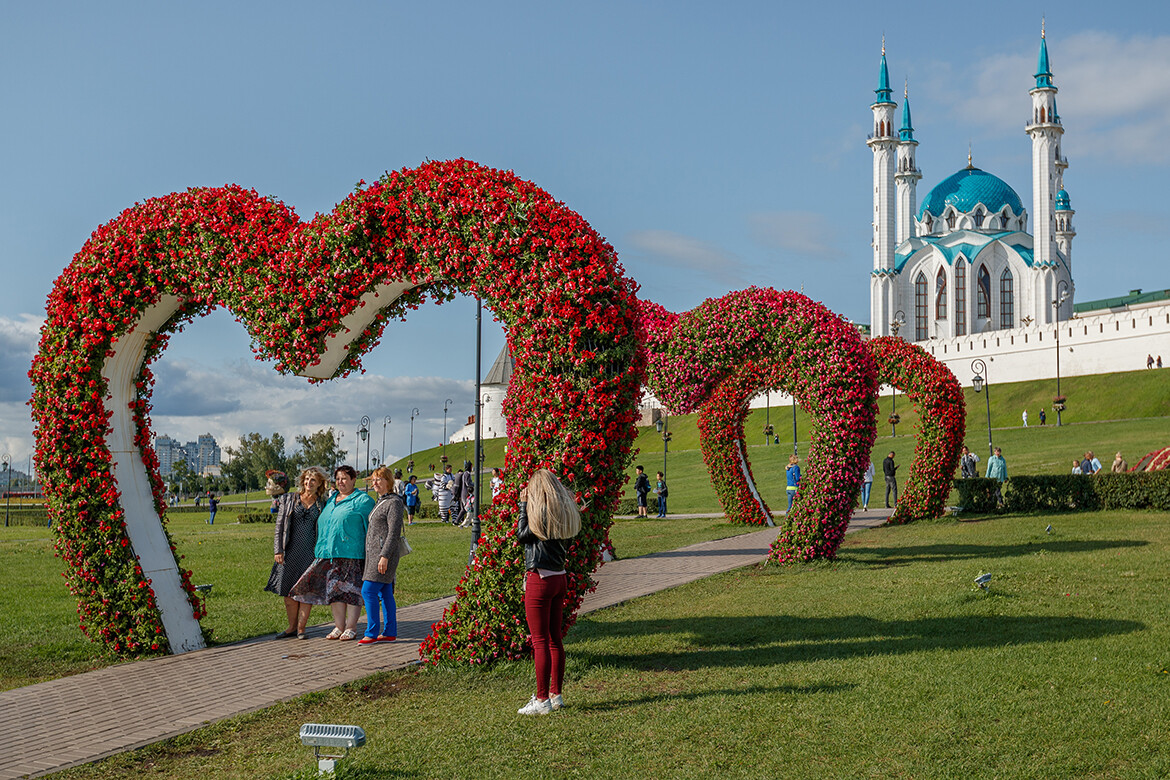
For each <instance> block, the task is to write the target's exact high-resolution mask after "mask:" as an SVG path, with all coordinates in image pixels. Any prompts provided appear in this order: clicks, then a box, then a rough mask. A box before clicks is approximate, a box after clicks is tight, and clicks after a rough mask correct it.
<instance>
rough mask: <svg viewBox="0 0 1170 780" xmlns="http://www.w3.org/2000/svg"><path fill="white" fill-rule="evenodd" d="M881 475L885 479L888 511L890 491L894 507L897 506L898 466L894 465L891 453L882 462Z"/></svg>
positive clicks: (888, 507) (887, 507)
mask: <svg viewBox="0 0 1170 780" xmlns="http://www.w3.org/2000/svg"><path fill="white" fill-rule="evenodd" d="M882 474H884V475H885V477H886V509H890V508H891V507H890V492H891V491H892V492H893V494H894V505H895V506H897V504H898V464H896V463H894V453H893V452H891V453H890V454H889V455H887V456H886V459H885V460H883V461H882Z"/></svg>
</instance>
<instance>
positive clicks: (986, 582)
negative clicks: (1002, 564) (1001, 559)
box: [975, 574, 991, 592]
mask: <svg viewBox="0 0 1170 780" xmlns="http://www.w3.org/2000/svg"><path fill="white" fill-rule="evenodd" d="M975 584H976V585H978V586H979V587H980V589H981V590H983V591H985V592H986V591H989V590H991V575H990V574H980V575H979V576H978V577H976V578H975Z"/></svg>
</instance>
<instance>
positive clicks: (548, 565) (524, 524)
mask: <svg viewBox="0 0 1170 780" xmlns="http://www.w3.org/2000/svg"><path fill="white" fill-rule="evenodd" d="M516 541H518V542H520V543H521V544H523V545H524V570H525V571H536V570H537V569H545V570H546V571H561V570H562V569H564V568H565V552H566V549H565V542H566V541H568V540H566V539H541V538H540V537H538V536H537V535H536V534H534V533H532V531H531V530H530V529H529V528H528V504H527V503H525V502H523V501H521V502H520V513H519V515H518V516H517V518H516Z"/></svg>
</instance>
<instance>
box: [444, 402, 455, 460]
mask: <svg viewBox="0 0 1170 780" xmlns="http://www.w3.org/2000/svg"><path fill="white" fill-rule="evenodd" d="M453 403H455V402H454V401H452V400H451V399H450V398H448V399H447V400H446V401H443V457H444V458H446V457H447V410H448V409H449V408H450V407H451V404H453ZM446 462H447V461H446V460H443V463H446Z"/></svg>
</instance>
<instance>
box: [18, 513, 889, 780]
mask: <svg viewBox="0 0 1170 780" xmlns="http://www.w3.org/2000/svg"><path fill="white" fill-rule="evenodd" d="M887 515H888V511H882V512H869V513H866V514H864V515H861V514H859V515H857V516H855V517H854V519H853V521H852V522H851V523H850V526H849V528H850V530H856V529H857V528H862V527H872V526H875V525H880V524H881V523H882V522H884V521H885V517H886V516H887ZM775 538H776V529H775V528H768V529H765V530H762V531H755V532H752V533H747V534H742V535H740V536H733V537H730V538H727V539H720V540H717V541H713V542H700V543H699V544H694V545H691V546H689V547H682V548H680V549H678V550H670V551H667V552H662V553H655V554H653V555H647V556H643V557H641V558H631V559H628V560H617V561H612V562H610V563H607V564H605V565H604V566H602V567H601V568H600V569H599V570H598V571H597V573H596V574H595V575H594V577H595V579H596V580H597V582H598V586H597V590H596V591H594V592H593V593H591V594H590V595H589V596H587V597H586V598H585V602H584V604H583V605H582V607H581V612H582V613H586V612H592V611H594V610H598V609H603V608H605V607H610V606H613V605H615V604H620V603H622V602H625V601H629V600H630V599H634V598H638V597H639V596H645V595H647V594H650V593H654V592H656V591H660V590H665V589H667V588H673V587H676V586H678V585H682V584H684V583H687V582H692V581H694V580H697V579H701V578H703V577H707V576H710V575H712V574H717V573H719V572H724V571H730V570H732V569H737V568H739V567H741V566H748V565H751V564H754V563H758V562H759V561H760V560H762V559H763V558H764V556H765V555H767V553H768V545H769V544H770V543H771V542H772V540H773V539H775ZM450 601H451V597H447V598H443V599H436V600H434V601H427V602H423V603H421V604H414V605H412V606H409V607H403V608H402V609H399V610H398V641H397V642H394V643H391V644H376V645H365V646H363V645H359V644H358V643H357V642H326V641H324V640H323V639H322V637H324V636H325V633H326V631H327V630H328V629H329V628H330V627H331V626H318V627H315V628H313V629H310V631H309V636H310V639H309V640H307V641H304V642H301V641H298V640H296V639H286V640H282V641H273V640H272V639H271V638H270V637H269V636H265V637H262V638H260V639H254V640H248V641H245V642H238V643H236V644H232V645H224V646H221V647H212V648H209V649H207V650H200V651H197V652H193V653H186V654H184V655H177V656H167V657H164V658H156V659H151V660H146V661H135V662H132V663H126V664H121V665H119V666H111V667H108V668H106V669H99V670H97V671H93V672H86V673H84V674H77V675H73V676H71V677H63V678H61V679H58V680H51V681H49V682H44V683H38V684H36V685H30V686H27V687H24V688H17V689H15V690H11V691H5V692H2V693H0V745H3V747H4V751H5V753H6V756H5V761H4V762H3V763H2V764H0V780H6V779H7V778H16V777H37V776H40V775H44V774H48V773H50V772H55V771H59V770H61V769H66V768H68V767H71V766H77V765H79V764H85V763H88V762H90V761H95V760H97V759H99V758H105V757H107V756H112V755H115V754H117V753H121V752H124V751H127V750H133V749H134V748H138V747H142V746H144V745H149V744H151V743H154V742H158V741H159V740H162V739H166V738H167V737H173V736H176V735H178V734H184V733H186V732H188V731H193V730H195V729H197V728H199V727H200V726H204V725H207V724H208V723H212V722H215V721H218V720H222V719H224V718H228V717H231V716H233V715H239V714H242V713H246V712H252V711H254V710H259V709H263V708H264V707H268V706H271V705H272V704H275V703H276V702H279V701H283V700H285V699H291V698H294V697H297V696H300V695H302V694H305V693H309V692H311V691H317V690H323V689H326V688H332V687H335V686H337V685H341V684H342V683H346V682H349V681H351V680H356V679H360V678H362V677H365V676H367V675H370V674H373V673H374V672H378V671H381V670H385V669H396V668H402V667H405V666H409V665H411V664H413V663H416V662H417V661H418V646H419V643H420V642H421V641H422V640H423V639H424V638H425V637H426V636H427V635H428V634H429V633H430V630H431V624H432V623H434V622H435V621H436V620H438V619H439V618H440V617H441V616H442V614H443V609H444V608H445V607H446V606H447V604H448V603H450Z"/></svg>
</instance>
